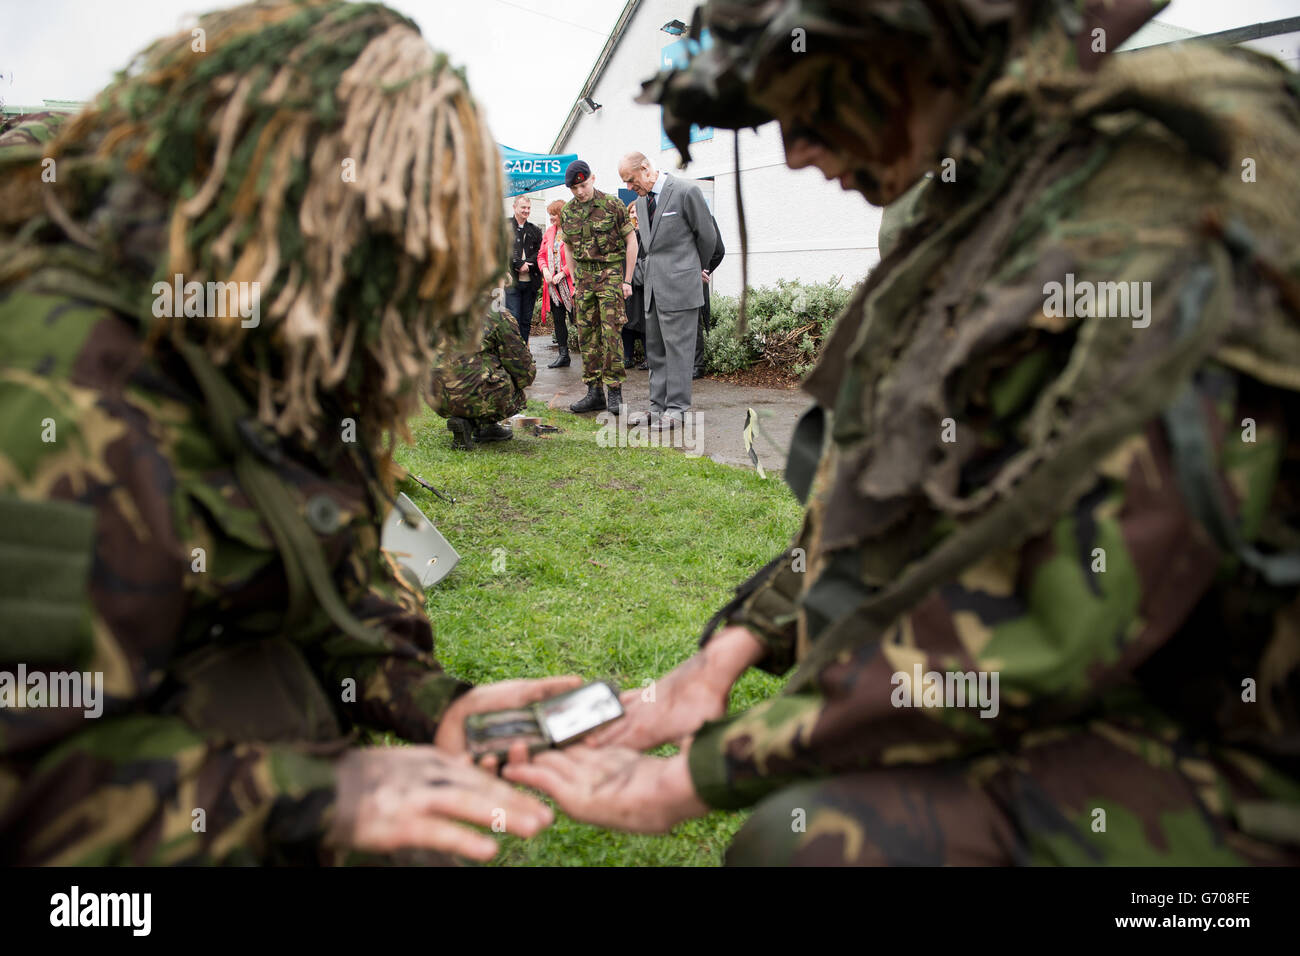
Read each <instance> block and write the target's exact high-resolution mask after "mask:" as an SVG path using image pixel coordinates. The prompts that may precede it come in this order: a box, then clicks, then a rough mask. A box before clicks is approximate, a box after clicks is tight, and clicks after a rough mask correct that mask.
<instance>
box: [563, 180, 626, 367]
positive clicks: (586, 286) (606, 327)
mask: <svg viewBox="0 0 1300 956" xmlns="http://www.w3.org/2000/svg"><path fill="white" fill-rule="evenodd" d="M631 232H632V220H631V219H630V218H629V217H628V214H627V206H625V205H624V204H623V200H621V199H619V198H618V197H617V196H611V195H608V194H606V193H603V192H601V191H600V190H599V189H596V190H593V191H592V197H591V199H590V200H589V201H588V202H585V203H582V202H578V200H577V199H570V200H569V201H568V202H567V203H565V204H564V208H563V209H562V210H560V233H561V235H562V237H563V240H564V241H565V242H566V243H568V246H569V250H570V251H571V252H572V253H573V278H574V286H575V287H574V291H573V312H574V324H575V326H576V327H577V329H578V340H579V342H580V343H581V346H582V381H583V382H584V383H586V384H587V385H588V386H591V385H597V386H601V385H603V386H610V385H614V386H619V385H622V383H623V381H624V379H626V378H627V372H626V370H625V369H624V368H623V337H622V331H623V326H624V325H625V324H627V313H626V312H625V311H624V308H623V273H624V266H625V265H626V263H627V245H626V243H627V237H628V236H629V235H630V234H631Z"/></svg>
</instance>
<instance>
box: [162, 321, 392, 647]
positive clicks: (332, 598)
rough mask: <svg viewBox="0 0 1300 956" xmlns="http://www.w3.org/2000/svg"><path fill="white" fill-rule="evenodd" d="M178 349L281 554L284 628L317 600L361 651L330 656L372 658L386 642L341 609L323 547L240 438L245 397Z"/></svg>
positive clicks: (203, 361)
mask: <svg viewBox="0 0 1300 956" xmlns="http://www.w3.org/2000/svg"><path fill="white" fill-rule="evenodd" d="M175 345H176V348H177V351H178V352H179V353H180V355H181V357H182V358H184V359H185V363H186V364H187V365H188V366H189V368H190V371H191V372H192V373H193V375H194V379H195V381H196V382H197V383H198V385H199V388H200V390H202V392H203V397H204V400H205V402H206V403H207V407H208V413H209V417H210V420H211V422H212V427H213V431H214V433H215V435H216V437H217V440H218V442H219V443H220V444H221V445H222V447H224V448H225V450H226V451H227V452H228V453H230V454H233V455H234V456H235V474H236V476H237V477H238V478H239V483H240V486H241V487H242V489H243V490H244V491H245V493H247V495H248V497H249V498H250V499H251V500H252V502H253V506H254V507H255V508H256V509H257V511H258V513H259V514H261V516H262V518H263V520H264V521H265V522H266V525H267V528H268V529H269V530H270V532H271V537H272V538H273V539H274V540H275V544H276V547H277V548H278V550H279V552H280V559H281V562H282V563H283V565H284V573H285V578H286V580H287V582H288V587H289V610H288V612H287V614H286V625H287V626H288V627H289V628H290V629H292V628H294V627H295V626H297V625H300V624H302V623H303V622H305V621H306V620H307V619H308V618H309V617H310V613H311V602H310V599H311V598H312V597H315V599H316V601H317V603H318V604H319V605H320V608H321V610H323V611H324V612H325V613H326V615H327V616H328V617H329V619H330V621H332V622H333V623H334V625H335V626H336V627H338V628H339V630H341V631H342V632H343V633H344V634H345V635H347V637H350V638H353V639H354V640H357V641H360V642H362V645H363V646H362V647H354V646H352V645H350V644H349V643H348V642H347V641H346V640H344V639H342V638H339V637H334V638H331V639H330V640H328V641H326V642H325V644H324V647H325V650H326V651H327V652H328V653H330V654H332V655H335V656H344V655H347V654H349V653H361V654H365V653H373V651H374V649H375V647H376V646H381V647H382V646H383V645H384V640H383V637H382V636H381V635H379V634H378V633H377V632H375V631H373V630H372V629H371V628H368V627H367V626H366V625H364V624H362V623H361V622H360V621H358V620H357V619H356V618H355V617H353V616H352V613H351V612H350V611H349V610H348V608H347V606H346V605H345V604H344V603H343V599H342V598H341V597H340V596H339V593H338V590H337V589H336V588H335V587H334V581H333V579H332V578H331V577H330V573H329V568H328V566H327V565H326V563H325V554H324V552H323V550H322V549H321V545H320V541H319V540H318V539H317V537H316V535H315V533H314V532H313V531H312V530H311V529H310V528H309V527H308V526H307V523H306V521H305V520H304V519H303V517H302V516H301V515H300V514H299V513H298V510H297V507H296V506H295V504H294V501H293V498H292V497H291V496H290V494H289V491H288V489H287V488H285V486H284V482H283V481H281V479H280V478H279V476H277V475H276V474H275V472H274V470H273V469H272V468H271V467H270V466H269V465H268V464H266V463H265V462H264V461H262V460H261V458H260V456H259V455H258V453H257V452H256V451H255V450H254V447H253V445H252V443H251V442H250V441H249V440H248V439H247V437H246V436H245V435H244V434H243V433H242V430H241V429H240V427H239V424H240V422H243V421H246V420H247V419H248V405H247V403H246V402H245V401H244V398H243V396H241V395H240V394H239V393H238V392H237V391H236V390H235V388H234V386H233V385H231V384H230V382H229V381H227V379H226V377H225V376H224V375H222V374H221V373H220V372H218V371H217V369H216V368H215V366H213V364H212V361H211V360H210V359H209V358H208V356H207V354H206V353H205V352H204V351H203V349H202V348H200V347H199V346H198V345H195V344H194V343H193V342H176V343H175Z"/></svg>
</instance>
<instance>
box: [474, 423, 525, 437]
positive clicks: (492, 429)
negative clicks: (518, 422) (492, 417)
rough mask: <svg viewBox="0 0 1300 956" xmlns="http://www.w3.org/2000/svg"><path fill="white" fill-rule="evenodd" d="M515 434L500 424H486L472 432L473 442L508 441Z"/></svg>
mask: <svg viewBox="0 0 1300 956" xmlns="http://www.w3.org/2000/svg"><path fill="white" fill-rule="evenodd" d="M514 437H515V433H514V432H513V431H511V430H510V429H509V428H507V427H506V426H505V425H502V424H501V423H500V422H487V423H486V424H483V425H480V426H479V427H478V428H477V429H476V430H475V432H474V440H475V441H509V440H510V439H512V438H514Z"/></svg>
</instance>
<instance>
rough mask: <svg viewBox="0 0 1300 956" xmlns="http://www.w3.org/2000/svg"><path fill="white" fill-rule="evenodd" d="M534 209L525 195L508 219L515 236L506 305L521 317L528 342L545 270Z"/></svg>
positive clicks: (524, 336) (520, 335)
mask: <svg viewBox="0 0 1300 956" xmlns="http://www.w3.org/2000/svg"><path fill="white" fill-rule="evenodd" d="M532 211H533V203H532V200H530V199H528V198H527V197H525V196H519V197H518V198H516V199H515V203H514V213H515V214H514V215H513V216H511V217H510V218H509V219H507V220H506V222H507V223H508V224H509V226H510V234H511V235H512V236H514V247H513V250H512V252H511V253H510V278H511V280H512V282H511V285H510V286H509V287H508V288H507V289H506V308H507V309H509V310H510V314H511V315H513V316H514V317H515V318H516V319H518V320H519V337H520V338H521V339H523V340H524V342H525V343H526V342H527V341H528V333H529V332H530V331H531V330H532V327H533V307H534V306H535V305H536V304H537V287H538V284H539V283H540V282H541V278H542V272H541V269H539V268H538V266H537V253H538V250H540V249H541V248H542V230H541V229H539V228H538V227H537V226H536V225H534V224H533V223H531V222H529V221H528V216H529V215H530V214H531V213H532Z"/></svg>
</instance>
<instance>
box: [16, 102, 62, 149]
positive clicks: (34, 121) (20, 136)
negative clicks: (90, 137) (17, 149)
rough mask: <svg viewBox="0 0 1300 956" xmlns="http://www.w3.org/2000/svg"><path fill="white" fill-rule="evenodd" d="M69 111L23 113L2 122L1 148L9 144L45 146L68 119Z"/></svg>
mask: <svg viewBox="0 0 1300 956" xmlns="http://www.w3.org/2000/svg"><path fill="white" fill-rule="evenodd" d="M68 115H69V114H67V113H55V112H49V111H46V112H42V113H23V114H22V115H20V116H11V117H9V118H8V119H6V120H4V121H3V122H0V149H3V148H5V147H7V146H44V145H45V144H46V143H48V142H49V141H50V140H52V139H53V138H54V134H55V133H56V132H58V130H59V127H60V126H62V125H63V124H64V123H65V122H67V120H68Z"/></svg>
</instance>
